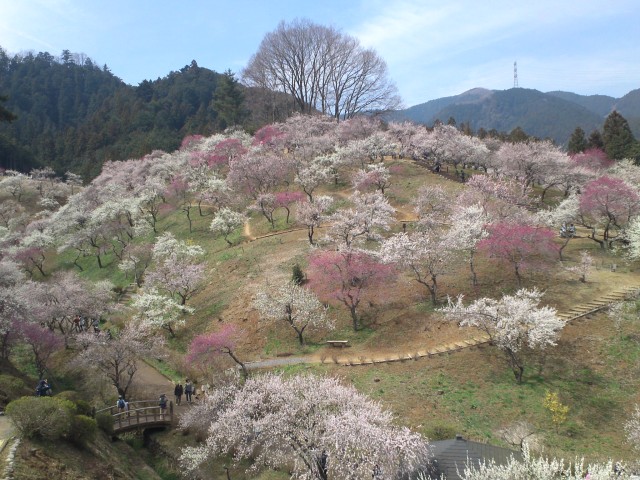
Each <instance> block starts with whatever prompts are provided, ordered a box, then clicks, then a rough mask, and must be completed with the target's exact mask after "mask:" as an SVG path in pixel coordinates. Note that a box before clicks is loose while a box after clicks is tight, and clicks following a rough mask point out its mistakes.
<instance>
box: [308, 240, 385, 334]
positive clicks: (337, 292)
mask: <svg viewBox="0 0 640 480" xmlns="http://www.w3.org/2000/svg"><path fill="white" fill-rule="evenodd" d="M309 266H310V270H311V273H310V276H309V282H310V286H311V288H312V289H313V290H314V291H316V292H321V293H322V294H324V295H328V296H331V297H333V298H335V299H337V300H338V301H340V302H341V303H343V304H344V305H345V306H346V307H347V308H348V309H349V313H350V315H351V320H352V323H353V329H354V331H358V330H359V329H360V327H361V323H362V322H361V317H360V315H359V312H358V307H359V306H360V302H361V301H362V300H363V298H364V295H365V292H366V291H367V290H369V289H375V288H376V287H379V286H382V285H385V286H387V287H388V285H389V283H391V281H392V280H393V278H394V277H395V270H394V268H393V266H391V265H386V264H383V263H381V262H379V261H378V260H377V259H376V258H375V257H374V256H372V255H371V254H370V253H368V252H365V251H354V250H343V251H319V252H316V253H315V254H314V255H313V256H312V257H311V260H310V261H309Z"/></svg>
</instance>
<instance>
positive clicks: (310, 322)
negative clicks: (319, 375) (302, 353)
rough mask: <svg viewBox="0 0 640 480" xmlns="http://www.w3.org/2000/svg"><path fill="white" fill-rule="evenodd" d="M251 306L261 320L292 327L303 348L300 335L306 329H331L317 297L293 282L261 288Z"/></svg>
mask: <svg viewBox="0 0 640 480" xmlns="http://www.w3.org/2000/svg"><path fill="white" fill-rule="evenodd" d="M253 305H254V307H255V308H256V309H257V310H258V311H259V312H260V316H261V317H262V319H263V320H266V321H271V322H279V321H284V322H285V323H286V324H287V325H289V326H290V327H291V328H293V330H294V331H295V332H296V334H297V335H298V342H300V345H301V346H302V345H304V337H303V334H304V331H305V330H306V329H307V327H311V328H312V329H314V328H329V329H332V328H333V326H334V324H333V320H331V319H330V318H329V317H327V314H326V310H327V309H326V308H325V307H324V305H322V303H320V300H318V297H316V295H315V294H314V293H313V292H312V291H310V290H307V289H306V288H303V287H301V286H300V285H297V284H295V283H294V282H292V281H289V282H287V283H285V284H283V285H279V286H276V287H266V288H264V289H261V290H260V291H258V293H257V294H256V296H255V298H254V301H253Z"/></svg>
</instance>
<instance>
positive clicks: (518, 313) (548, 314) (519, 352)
mask: <svg viewBox="0 0 640 480" xmlns="http://www.w3.org/2000/svg"><path fill="white" fill-rule="evenodd" d="M542 295H543V293H542V292H540V291H539V290H537V289H532V290H527V289H525V288H523V289H520V290H518V291H517V292H516V293H515V294H514V295H505V296H503V297H502V298H501V299H500V300H494V299H492V298H480V299H478V300H476V301H475V302H473V303H471V304H470V305H468V306H465V305H464V304H463V303H462V295H460V296H458V298H457V300H456V301H452V300H451V299H449V304H448V305H447V306H446V307H444V308H442V309H441V312H443V313H444V314H445V315H446V316H447V317H448V318H449V319H451V320H455V321H456V322H458V324H459V325H460V326H468V327H476V328H479V329H480V330H482V331H484V332H485V333H486V334H487V335H488V336H489V338H490V339H491V343H493V344H494V345H495V346H496V347H498V348H499V349H500V350H501V351H502V352H503V353H504V354H505V357H506V359H507V362H508V363H509V366H510V367H511V369H512V370H513V374H514V375H515V377H516V380H517V382H518V383H520V382H522V375H523V374H524V367H525V358H524V356H523V349H524V348H525V347H527V348H529V349H532V350H542V349H544V348H545V347H547V346H551V345H555V342H556V339H557V338H558V336H559V334H560V331H561V330H562V328H563V327H564V325H565V323H566V321H565V320H563V319H561V318H560V317H558V316H557V314H556V309H555V308H552V307H549V306H543V307H539V306H538V305H539V304H540V300H541V299H542Z"/></svg>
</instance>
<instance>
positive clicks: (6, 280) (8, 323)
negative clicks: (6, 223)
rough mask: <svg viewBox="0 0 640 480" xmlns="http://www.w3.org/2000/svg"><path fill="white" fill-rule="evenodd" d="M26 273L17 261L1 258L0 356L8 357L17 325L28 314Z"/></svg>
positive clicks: (15, 337) (15, 336) (14, 338)
mask: <svg viewBox="0 0 640 480" xmlns="http://www.w3.org/2000/svg"><path fill="white" fill-rule="evenodd" d="M25 282H26V279H25V275H24V273H23V272H22V270H21V269H20V267H19V266H18V264H17V263H15V262H13V261H12V260H9V259H8V258H3V259H2V260H0V358H2V359H5V360H6V359H8V358H9V354H10V352H11V348H12V347H13V345H14V343H15V340H16V339H17V335H16V326H17V325H19V324H20V322H22V321H25V320H26V319H27V316H28V302H27V301H26V300H27V299H28V296H27V295H26V292H25V289H26V287H27V286H28V284H26V283H25Z"/></svg>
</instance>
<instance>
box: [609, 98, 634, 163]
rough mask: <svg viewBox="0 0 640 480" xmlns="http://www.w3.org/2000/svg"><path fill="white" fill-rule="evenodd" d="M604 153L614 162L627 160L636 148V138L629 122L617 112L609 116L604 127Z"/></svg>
mask: <svg viewBox="0 0 640 480" xmlns="http://www.w3.org/2000/svg"><path fill="white" fill-rule="evenodd" d="M602 132H603V134H602V140H603V141H604V151H605V152H606V154H607V156H608V157H609V158H611V159H613V160H620V159H622V158H627V157H628V156H629V154H630V153H631V149H632V148H633V146H634V143H635V138H634V137H633V133H631V128H630V127H629V122H627V120H626V119H625V118H624V117H623V116H622V115H620V114H619V113H618V112H617V111H615V110H614V111H613V112H611V113H610V114H609V116H608V117H607V119H606V120H605V121H604V126H603V127H602Z"/></svg>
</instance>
